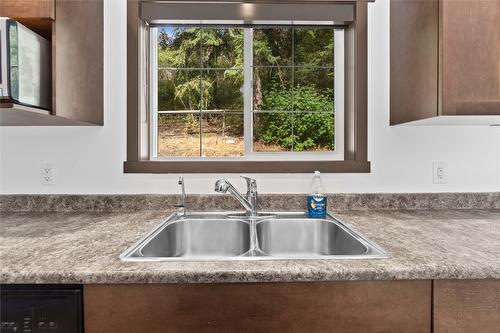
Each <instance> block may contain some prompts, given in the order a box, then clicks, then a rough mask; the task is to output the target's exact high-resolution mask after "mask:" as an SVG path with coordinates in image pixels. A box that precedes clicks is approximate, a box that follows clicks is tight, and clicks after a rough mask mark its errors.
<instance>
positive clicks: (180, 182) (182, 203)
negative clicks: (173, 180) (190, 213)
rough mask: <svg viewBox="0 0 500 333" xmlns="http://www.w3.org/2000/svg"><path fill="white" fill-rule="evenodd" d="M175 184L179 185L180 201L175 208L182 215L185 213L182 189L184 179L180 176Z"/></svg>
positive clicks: (184, 199)
mask: <svg viewBox="0 0 500 333" xmlns="http://www.w3.org/2000/svg"><path fill="white" fill-rule="evenodd" d="M177 184H178V185H180V187H181V200H180V203H179V204H178V205H175V207H178V208H179V211H180V213H181V214H182V215H184V214H185V213H186V188H185V187H184V177H183V176H180V177H179V180H178V181H177Z"/></svg>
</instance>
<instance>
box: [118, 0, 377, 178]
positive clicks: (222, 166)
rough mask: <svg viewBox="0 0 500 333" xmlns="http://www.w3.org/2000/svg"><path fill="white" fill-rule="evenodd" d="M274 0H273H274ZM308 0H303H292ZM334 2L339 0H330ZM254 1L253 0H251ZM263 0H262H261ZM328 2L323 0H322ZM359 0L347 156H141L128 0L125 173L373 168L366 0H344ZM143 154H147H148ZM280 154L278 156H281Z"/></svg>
mask: <svg viewBox="0 0 500 333" xmlns="http://www.w3.org/2000/svg"><path fill="white" fill-rule="evenodd" d="M270 1H272V0H270ZM289 1H290V2H293V1H299V2H300V1H304V0H289ZM329 1H333V2H335V0H329ZM249 2H251V1H249ZM261 2H262V1H261ZM318 2H324V1H318ZM339 2H345V3H352V4H354V5H355V20H354V22H351V23H350V24H348V25H347V26H346V28H345V43H346V57H345V77H346V84H345V115H344V119H345V124H344V145H345V147H344V160H343V161H334V160H332V161H324V160H323V161H283V160H275V161H271V160H266V161H200V160H196V161H175V160H172V161H164V160H162V161H158V160H155V161H151V160H149V156H141V151H142V150H141V147H140V143H141V140H140V139H141V138H140V136H141V126H143V124H141V123H140V115H139V110H140V105H141V103H143V101H142V100H141V98H140V90H141V89H143V88H142V87H140V82H141V81H140V75H141V74H140V70H139V66H140V63H141V59H140V53H139V34H140V33H141V24H142V22H141V20H140V19H139V2H138V1H137V0H134V1H128V2H127V160H126V161H125V162H124V173H238V172H248V173H302V172H303V173H308V172H312V171H314V170H319V171H321V172H332V173H369V172H370V162H369V161H368V155H367V151H368V149H367V148H368V147H367V146H368V141H367V140H368V136H367V132H368V114H367V108H368V102H367V98H368V86H367V85H368V83H367V76H368V71H367V70H368V66H367V65H368V64H367V51H368V50H367V38H368V31H367V2H370V1H365V0H361V1H360V0H358V1H339ZM143 155H144V154H143ZM278 159H279V157H278Z"/></svg>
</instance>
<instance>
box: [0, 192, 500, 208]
mask: <svg viewBox="0 0 500 333" xmlns="http://www.w3.org/2000/svg"><path fill="white" fill-rule="evenodd" d="M305 197H306V195H305V194H260V195H259V197H258V209H259V210H275V211H282V210H285V211H293V210H298V211H305V210H306V201H305ZM178 203H179V196H178V195H164V194H158V195H156V194H139V195H65V194H64V195H24V194H20V195H0V211H3V212H89V211H90V212H131V211H138V210H149V211H164V210H171V209H172V208H174V207H175V206H176V205H177V204H178ZM186 205H187V209H192V210H197V211H204V210H205V211H213V210H242V207H241V205H240V204H239V203H238V202H237V201H236V200H234V199H233V198H232V197H230V196H228V195H217V194H215V195H214V194H194V195H187V203H186ZM328 208H329V210H333V211H340V210H396V209H400V210H405V209H406V210H416V209H500V192H491V193H376V194H371V193H359V194H352V193H349V194H344V193H340V194H329V195H328Z"/></svg>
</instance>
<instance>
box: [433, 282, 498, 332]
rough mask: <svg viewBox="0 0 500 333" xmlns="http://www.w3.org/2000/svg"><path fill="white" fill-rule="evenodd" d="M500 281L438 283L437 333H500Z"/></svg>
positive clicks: (435, 324) (435, 317)
mask: <svg viewBox="0 0 500 333" xmlns="http://www.w3.org/2000/svg"><path fill="white" fill-rule="evenodd" d="M499 329H500V280H435V281H434V332H435V333H462V332H463V333H470V332H481V333H489V332H491V333H498V331H499Z"/></svg>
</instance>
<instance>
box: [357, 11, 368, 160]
mask: <svg viewBox="0 0 500 333" xmlns="http://www.w3.org/2000/svg"><path fill="white" fill-rule="evenodd" d="M354 24H355V28H354V31H355V33H354V38H355V39H354V43H355V46H354V59H355V60H354V61H355V66H354V75H355V81H354V100H355V103H354V159H355V160H356V161H367V160H368V4H367V3H366V2H359V3H356V21H355V23H354Z"/></svg>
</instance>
